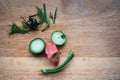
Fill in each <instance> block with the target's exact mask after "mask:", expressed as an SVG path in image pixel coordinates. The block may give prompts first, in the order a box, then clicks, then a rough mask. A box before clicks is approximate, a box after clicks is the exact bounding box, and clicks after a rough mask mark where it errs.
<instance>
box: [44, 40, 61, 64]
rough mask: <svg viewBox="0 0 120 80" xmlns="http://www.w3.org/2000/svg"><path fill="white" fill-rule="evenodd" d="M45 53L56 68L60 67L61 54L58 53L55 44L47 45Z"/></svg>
mask: <svg viewBox="0 0 120 80" xmlns="http://www.w3.org/2000/svg"><path fill="white" fill-rule="evenodd" d="M45 53H46V54H47V58H48V59H49V60H51V62H52V63H53V64H54V65H55V66H58V64H59V60H60V53H61V52H59V51H58V49H57V47H56V45H55V44H54V43H53V42H47V43H46V48H45Z"/></svg>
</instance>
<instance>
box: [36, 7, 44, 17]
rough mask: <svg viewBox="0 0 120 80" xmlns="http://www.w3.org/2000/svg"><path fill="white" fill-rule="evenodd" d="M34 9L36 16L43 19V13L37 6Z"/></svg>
mask: <svg viewBox="0 0 120 80" xmlns="http://www.w3.org/2000/svg"><path fill="white" fill-rule="evenodd" d="M36 8H37V13H38V16H39V17H40V18H43V12H42V9H40V8H39V7H38V6H36Z"/></svg>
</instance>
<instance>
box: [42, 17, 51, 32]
mask: <svg viewBox="0 0 120 80" xmlns="http://www.w3.org/2000/svg"><path fill="white" fill-rule="evenodd" d="M49 27H50V18H47V21H46V27H45V28H44V29H42V30H41V31H42V32H43V31H45V30H46V29H48V28H49Z"/></svg>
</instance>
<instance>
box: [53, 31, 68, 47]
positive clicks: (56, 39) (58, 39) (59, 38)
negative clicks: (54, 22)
mask: <svg viewBox="0 0 120 80" xmlns="http://www.w3.org/2000/svg"><path fill="white" fill-rule="evenodd" d="M51 40H52V42H53V43H54V44H56V45H63V44H65V42H66V35H65V34H64V33H63V32H61V31H54V32H53V33H52V35H51Z"/></svg>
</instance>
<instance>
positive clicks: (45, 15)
mask: <svg viewBox="0 0 120 80" xmlns="http://www.w3.org/2000/svg"><path fill="white" fill-rule="evenodd" d="M43 8H44V17H45V19H46V18H47V14H46V13H47V11H46V5H45V4H43Z"/></svg>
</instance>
